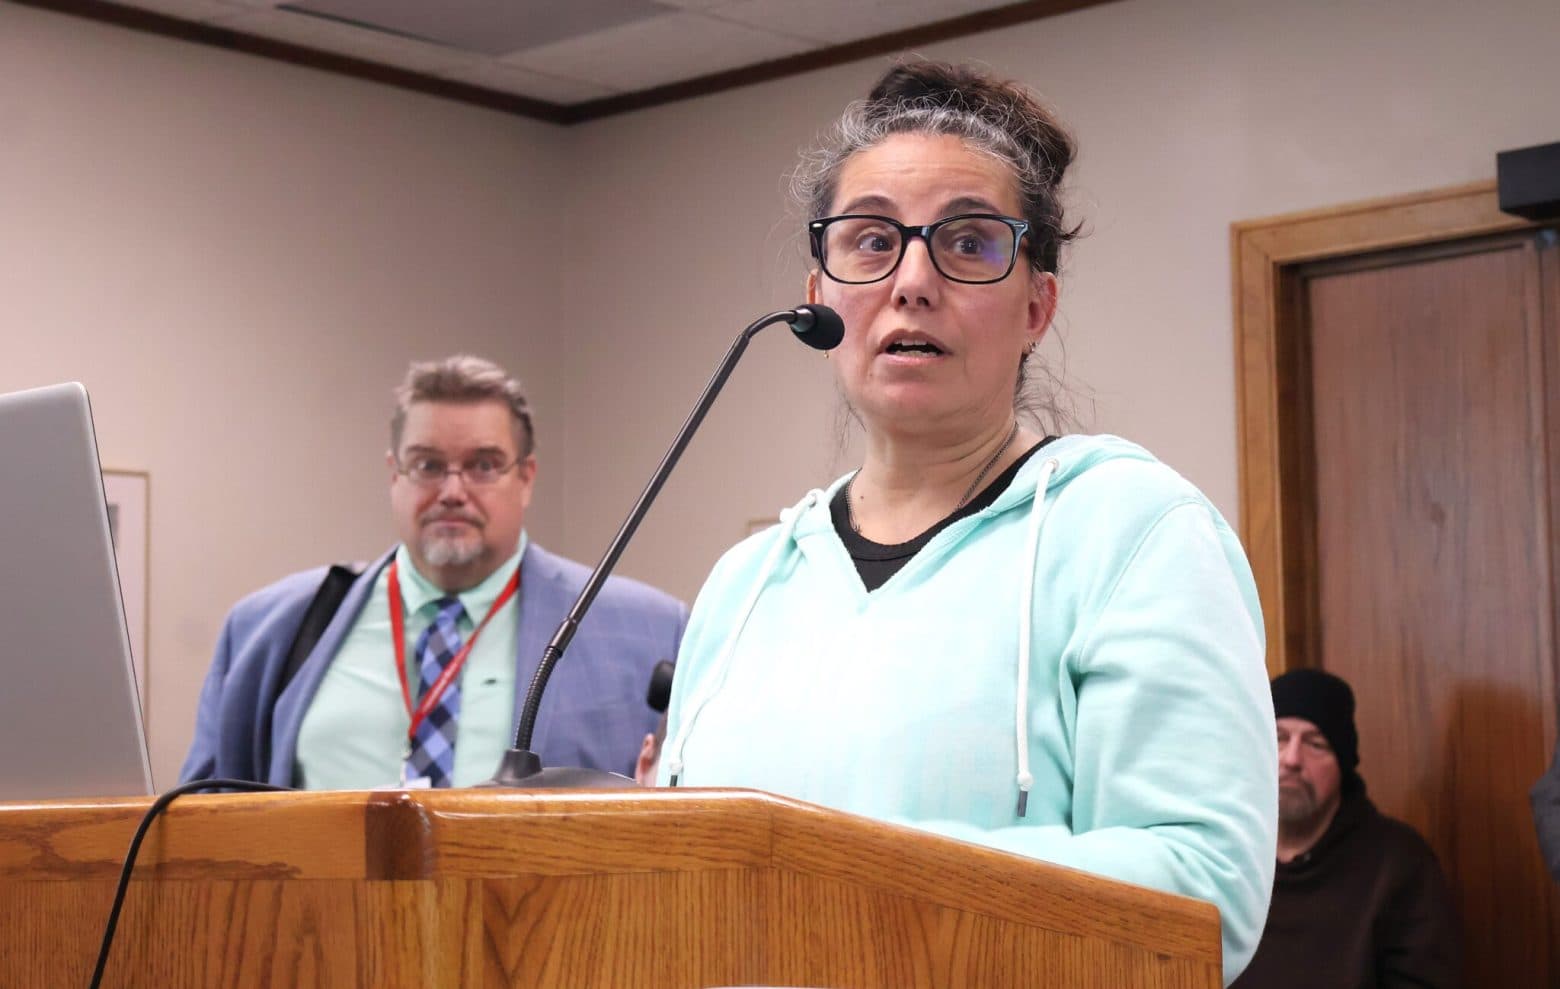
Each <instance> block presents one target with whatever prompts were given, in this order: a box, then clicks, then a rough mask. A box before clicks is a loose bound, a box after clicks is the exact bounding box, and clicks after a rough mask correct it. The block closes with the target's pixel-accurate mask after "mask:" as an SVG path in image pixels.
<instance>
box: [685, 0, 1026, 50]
mask: <svg viewBox="0 0 1560 989" xmlns="http://www.w3.org/2000/svg"><path fill="white" fill-rule="evenodd" d="M1011 2H1012V0H855V2H852V3H841V2H839V0H727V2H725V3H722V4H720V5H719V6H717V7H712V8H710V9H708V10H706V11H705V12H704V13H706V14H707V15H708V16H710V17H716V18H720V19H721V20H728V21H734V22H736V23H738V24H746V25H748V26H750V27H756V28H761V29H763V30H766V31H778V32H780V33H782V34H789V35H792V36H794V37H798V38H808V39H812V40H814V41H819V42H825V43H827V44H831V45H835V44H844V43H845V42H847V41H859V40H860V39H862V38H871V37H874V36H876V35H879V34H888V33H890V32H893V31H903V30H905V29H906V28H912V27H916V26H918V25H922V24H932V23H935V22H937V21H945V20H948V19H949V18H953V17H962V16H963V15H965V14H970V13H974V12H975V11H977V10H984V9H986V8H988V7H1002V6H1006V5H1007V4H1009V3H1011Z"/></svg>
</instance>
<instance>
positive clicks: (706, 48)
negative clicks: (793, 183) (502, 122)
mask: <svg viewBox="0 0 1560 989" xmlns="http://www.w3.org/2000/svg"><path fill="white" fill-rule="evenodd" d="M21 2H24V3H30V4H31V5H32V6H40V7H46V8H50V9H55V10H60V11H62V12H66V13H72V14H78V15H82V16H87V17H92V18H94V19H97V20H105V21H111V22H114V23H118V24H122V25H124V26H127V27H132V28H137V29H141V30H147V31H153V32H156V33H160V34H166V35H173V36H176V37H182V38H185V39H186V40H192V41H197V42H205V43H209V44H215V45H220V46H222V47H226V48H234V49H239V50H244V51H249V52H252V53H255V54H260V55H266V56H271V57H275V58H281V59H284V60H287V61H291V62H302V63H305V64H312V65H315V66H316V67H319V68H324V69H328V70H333V71H338V72H345V73H347V74H351V75H357V76H363V77H367V78H373V79H377V80H378V81H381V82H387V83H390V84H392V85H400V86H404V87H406V88H411V89H419V90H422V91H426V92H434V93H437V94H439V95H444V96H448V97H452V98H455V99H462V100H465V101H467V102H474V103H480V104H484V105H488V106H492V107H495V108H498V109H505V110H509V111H511V112H515V113H519V114H522V115H524V116H530V117H536V118H539V119H543V120H551V121H553V122H556V123H573V122H576V121H578V120H586V119H593V118H595V117H600V116H606V115H607V114H610V113H618V112H623V111H625V110H630V109H638V108H641V107H644V106H651V105H655V104H657V103H665V102H670V101H672V100H675V99H683V98H687V97H690V96H694V95H702V94H704V93H709V92H715V91H718V90H721V89H727V88H731V87H733V86H738V85H743V84H746V83H751V82H758V81H761V80H764V79H769V78H776V77H779V76H782V75H789V74H794V73H796V72H802V71H809V70H811V69H815V68H821V67H823V66H824V65H829V64H838V63H840V62H844V61H847V60H851V59H856V58H863V57H868V56H870V55H874V54H881V53H884V52H891V51H898V50H903V49H904V48H906V47H908V46H911V45H916V44H927V43H930V42H932V41H937V40H943V39H946V38H949V37H956V36H958V35H961V34H969V33H972V32H974V31H982V30H991V29H993V28H999V27H1004V26H1007V25H1009V24H1013V23H1018V22H1021V21H1025V20H1033V19H1036V18H1038V17H1044V16H1047V15H1050V14H1056V13H1061V12H1064V11H1067V10H1073V9H1078V8H1081V7H1087V6H1092V5H1094V4H1096V3H1101V2H1106V0H1030V2H1026V3H1013V2H1011V0H507V2H506V0H437V2H436V3H433V2H429V0H119V2H117V3H113V4H108V3H92V2H84V0H21Z"/></svg>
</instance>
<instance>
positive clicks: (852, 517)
mask: <svg viewBox="0 0 1560 989" xmlns="http://www.w3.org/2000/svg"><path fill="white" fill-rule="evenodd" d="M1017 435H1018V420H1016V419H1015V420H1013V428H1012V429H1010V430H1008V434H1007V439H1005V440H1003V441H1002V445H1001V446H999V447H997V452H996V453H993V454H992V455H991V456H990V457H989V458H987V460H986V463H985V464H984V465H983V466H982V467H981V469H980V473H979V474H976V475H975V480H973V481H971V482H970V486H969V487H967V488H965V489H964V497H963V498H960V499H959V503H958V504H957V505H955V506H953V510H954V511H955V512H957V511H958V510H959V509H961V508H963V507H964V506H965V505H967V504H969V501H970V499H971V498H973V497H974V496H975V491H976V489H977V488H979V487H980V482H981V481H984V480H985V479H986V475H987V474H989V473H991V468H992V467H995V466H996V463H997V461H998V460H1001V459H1002V455H1003V454H1004V453H1006V452H1007V448H1008V447H1010V446H1012V445H1013V437H1015V436H1017ZM860 473H861V472H860V471H857V472H856V473H855V474H852V475H851V476H850V480H848V481H846V482H845V521H846V522H849V523H850V528H851V531H852V532H854V533H856V535H858V536H859V535H861V526H860V525H859V524H858V523H857V522H856V511H855V509H853V508H851V505H850V487H851V485H852V484H855V483H856V478H857V476H859V475H860Z"/></svg>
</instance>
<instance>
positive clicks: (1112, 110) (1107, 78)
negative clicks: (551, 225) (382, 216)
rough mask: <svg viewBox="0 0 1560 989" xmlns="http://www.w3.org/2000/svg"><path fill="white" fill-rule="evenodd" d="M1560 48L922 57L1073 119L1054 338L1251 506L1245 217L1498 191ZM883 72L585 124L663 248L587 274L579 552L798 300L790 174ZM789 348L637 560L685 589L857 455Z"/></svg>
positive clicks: (1077, 48)
mask: <svg viewBox="0 0 1560 989" xmlns="http://www.w3.org/2000/svg"><path fill="white" fill-rule="evenodd" d="M1557 40H1560V4H1556V3H1554V2H1553V0H1497V2H1490V3H1482V4H1467V3H1464V2H1462V0H1388V2H1359V0H1314V2H1306V3H1293V2H1290V0H1129V2H1123V3H1114V4H1108V5H1105V6H1102V7H1096V8H1091V9H1088V10H1084V11H1081V12H1078V13H1074V14H1069V15H1066V16H1063V17H1057V18H1051V19H1047V20H1043V21H1037V22H1034V23H1031V24H1028V25H1024V26H1021V27H1016V28H1012V29H1009V30H1005V31H1002V32H996V33H992V34H985V35H979V36H975V37H970V38H965V39H961V40H958V41H952V42H947V43H944V44H940V45H936V46H933V47H930V48H928V49H926V50H925V52H924V54H926V55H928V56H931V57H937V58H948V59H959V60H974V61H978V62H984V63H987V64H989V65H990V66H992V67H994V68H995V69H996V70H997V71H1000V72H1002V73H1005V74H1009V75H1012V76H1014V77H1017V78H1019V79H1021V80H1023V81H1025V82H1027V83H1029V84H1030V85H1032V86H1034V87H1035V88H1037V89H1038V90H1039V91H1040V92H1042V93H1043V94H1044V95H1045V96H1046V97H1047V98H1048V99H1049V100H1050V101H1051V102H1052V103H1053V104H1054V105H1055V106H1056V108H1057V110H1058V112H1059V114H1060V115H1061V117H1062V118H1063V119H1064V120H1065V121H1067V122H1068V123H1069V124H1070V125H1071V126H1072V128H1073V130H1074V132H1075V134H1076V136H1077V138H1078V142H1079V145H1080V147H1081V158H1080V160H1079V162H1078V164H1077V165H1076V166H1075V169H1074V171H1073V172H1072V174H1071V180H1072V199H1073V201H1074V206H1075V214H1074V215H1075V216H1076V217H1077V218H1078V219H1081V220H1083V221H1085V222H1086V224H1087V228H1086V229H1087V236H1086V237H1085V238H1084V239H1083V240H1081V241H1080V242H1079V243H1078V245H1077V246H1076V249H1075V250H1074V252H1073V254H1072V259H1071V262H1070V263H1069V264H1067V267H1066V269H1065V270H1064V273H1063V293H1062V303H1061V310H1060V315H1059V318H1058V326H1059V329H1060V331H1061V337H1062V338H1064V339H1065V341H1066V361H1067V363H1066V367H1067V378H1068V380H1069V381H1071V382H1072V383H1073V384H1074V385H1075V386H1076V388H1077V389H1078V391H1079V392H1080V397H1081V398H1082V399H1083V401H1082V403H1081V406H1080V411H1081V412H1082V413H1083V418H1084V419H1085V424H1086V425H1087V426H1089V427H1090V428H1092V429H1094V430H1097V431H1106V432H1115V433H1119V434H1121V435H1124V436H1127V437H1129V438H1132V439H1134V440H1137V441H1139V442H1141V443H1143V444H1144V445H1146V446H1147V447H1149V448H1150V449H1151V450H1153V451H1155V452H1156V453H1157V454H1159V455H1160V456H1161V457H1162V458H1163V459H1165V460H1166V461H1168V462H1169V463H1170V464H1171V465H1172V466H1174V467H1176V468H1177V469H1179V470H1181V471H1182V472H1183V473H1185V474H1186V475H1187V476H1189V477H1190V478H1191V479H1192V480H1193V481H1195V482H1196V483H1197V484H1198V485H1199V486H1201V487H1202V488H1203V489H1204V490H1205V491H1207V492H1208V493H1209V495H1210V496H1211V497H1212V498H1213V500H1214V501H1215V502H1216V503H1217V504H1218V505H1219V506H1220V508H1221V509H1223V510H1224V511H1225V513H1226V514H1228V515H1229V516H1230V518H1231V519H1232V520H1234V518H1235V515H1236V510H1237V502H1238V494H1237V490H1238V489H1237V484H1238V480H1237V476H1236V453H1235V421H1234V417H1235V385H1234V352H1233V347H1234V345H1233V339H1232V331H1231V323H1232V321H1231V301H1230V300H1231V289H1230V269H1229V225H1230V224H1231V223H1232V222H1234V221H1237V220H1241V219H1247V218H1252V217H1259V216H1265V215H1271V214H1274V213H1280V212H1287V211H1292V210H1298V209H1307V208H1312V207H1322V206H1328V205H1332V204H1335V203H1341V202H1346V201H1350V200H1357V199H1362V198H1370V197H1376V196H1385V195H1392V194H1395V193H1405V192H1411V191H1416V190H1422V189H1427V188H1434V187H1439V186H1445V185H1450V184H1455V183H1462V182H1468V181H1474V180H1480V179H1490V178H1493V177H1494V172H1495V161H1494V156H1495V152H1496V151H1498V150H1502V149H1506V148H1511V147H1521V146H1525V145H1531V144H1539V143H1544V142H1548V141H1555V140H1560V99H1556V97H1555V88H1554V86H1552V85H1550V84H1548V83H1546V82H1544V81H1543V80H1544V79H1545V75H1544V71H1545V70H1544V69H1543V68H1542V67H1543V66H1545V65H1548V64H1550V61H1551V60H1552V58H1553V52H1554V46H1555V42H1556V41H1557ZM886 64H887V60H884V59H875V60H872V61H870V62H867V63H857V64H854V65H850V66H844V67H841V68H837V69H832V70H828V71H824V72H818V73H813V74H811V75H808V76H804V77H801V78H795V79H786V80H781V81H778V82H774V83H769V84H765V85H761V86H755V87H751V88H748V89H742V90H737V91H733V92H729V93H724V94H720V95H717V96H713V97H709V98H706V99H702V100H697V101H693V102H687V103H681V104H676V105H672V106H668V107H664V108H660V109H655V110H650V111H646V112H642V113H639V114H635V115H633V116H630V117H625V118H621V119H609V120H606V121H602V122H599V123H596V124H593V125H589V126H587V127H584V128H581V129H579V130H577V131H571V132H569V133H568V141H569V143H568V144H567V145H566V149H567V150H566V155H567V157H568V158H569V159H570V160H572V161H575V162H577V163H578V165H579V167H580V168H581V169H582V172H581V173H580V174H579V176H578V184H577V186H576V189H577V193H576V209H577V214H576V215H580V216H584V217H587V218H592V217H593V218H599V219H600V220H601V221H603V222H604V221H606V220H607V219H609V218H617V219H619V220H627V221H628V222H629V230H630V231H642V232H641V233H640V234H639V236H637V237H635V236H631V235H630V236H620V237H616V238H614V239H613V241H612V244H611V245H610V246H609V247H608V248H606V249H604V250H602V251H601V252H600V253H599V254H598V256H597V257H596V259H595V263H594V264H593V265H592V266H591V271H590V272H589V273H585V274H579V275H576V277H575V278H574V280H573V281H572V282H570V283H569V284H570V285H571V286H572V287H573V291H574V292H575V294H577V295H578V296H579V297H580V298H581V299H585V298H589V299H590V303H589V304H588V305H585V306H581V307H579V308H577V309H576V310H575V311H576V312H579V313H581V314H582V318H590V319H592V320H594V325H593V326H590V327H586V328H584V329H583V330H582V332H584V333H586V334H588V336H587V338H586V339H587V340H588V345H587V346H586V347H585V348H582V349H581V350H579V351H575V352H573V353H571V354H570V355H569V359H570V360H571V361H572V362H573V363H572V364H571V365H570V370H569V375H568V377H569V380H570V381H571V382H573V383H574V385H575V389H574V391H572V392H571V394H570V398H569V409H570V429H571V433H570V437H569V444H570V445H569V449H570V456H571V459H570V464H569V472H568V477H567V479H566V486H567V491H568V495H569V536H570V543H569V544H568V545H567V546H566V547H565V548H566V549H568V550H571V551H575V552H580V553H585V552H589V551H592V548H593V547H596V546H597V545H598V544H599V543H600V542H601V541H603V540H604V539H605V538H607V536H608V535H610V533H611V531H612V525H613V524H614V521H615V519H616V518H617V516H618V515H619V514H620V513H621V511H622V508H623V506H624V505H626V504H627V502H628V500H629V498H630V489H631V488H635V487H637V485H638V483H639V478H640V475H641V474H642V473H643V472H644V471H645V470H647V469H648V468H649V466H650V465H652V464H653V463H654V462H655V458H656V457H657V456H659V453H660V450H661V448H662V447H663V446H664V444H665V443H666V440H667V438H668V437H669V436H670V434H671V433H672V432H673V430H674V429H675V428H676V426H677V424H678V423H679V422H681V420H682V416H683V414H684V413H685V411H686V407H687V405H688V404H689V403H691V401H692V398H693V396H694V394H695V393H696V391H697V388H698V386H699V383H700V382H701V381H702V378H703V376H704V375H705V374H707V373H708V372H709V368H710V366H712V365H713V364H714V362H715V361H716V360H717V359H718V356H719V354H720V353H721V352H722V350H723V348H724V346H725V344H726V342H727V341H729V339H730V337H731V336H732V335H733V334H735V333H736V331H737V330H738V329H739V328H740V327H741V325H742V324H743V323H744V322H745V321H746V320H747V318H748V317H749V316H750V315H753V314H757V313H758V312H761V311H763V310H764V309H765V307H767V306H783V305H791V304H794V303H795V302H797V301H800V298H801V296H800V291H801V289H800V286H801V271H802V269H801V267H800V265H799V263H798V261H797V259H798V258H799V257H800V256H801V252H802V250H803V247H802V245H801V243H800V241H799V240H796V239H794V238H793V236H792V231H793V230H795V229H796V228H797V224H795V223H794V222H782V221H783V220H785V217H784V213H783V211H784V210H785V209H786V205H785V197H784V196H783V194H782V185H783V183H782V182H781V178H780V177H781V173H782V172H783V171H784V170H786V169H788V168H789V167H791V165H792V163H793V162H794V160H795V157H796V151H797V149H798V148H799V147H800V146H802V145H804V144H806V143H808V142H809V141H810V139H811V137H812V135H813V134H814V133H815V132H816V131H817V130H818V129H819V128H822V127H823V126H825V125H826V124H827V123H828V122H829V121H831V120H832V119H833V117H834V116H835V115H836V114H837V113H838V111H839V110H840V108H841V107H842V105H843V103H844V102H845V100H846V98H847V97H850V96H856V95H860V94H864V93H865V91H866V89H867V88H868V86H869V85H870V83H871V81H872V80H873V79H874V78H876V76H877V74H878V73H880V72H881V71H882V69H883V68H884V66H885V65H886ZM657 231H659V232H660V233H661V236H660V238H659V239H657V238H655V237H654V236H652V235H653V234H654V233H655V232H657ZM607 273H610V274H607ZM593 284H598V285H605V286H608V287H609V288H610V289H611V291H592V290H591V286H592V285H593ZM773 332H774V334H775V335H774V336H773V337H772V338H770V339H768V340H767V341H766V340H763V338H760V340H761V342H760V343H758V344H756V345H755V347H754V351H753V352H752V353H751V354H750V356H749V358H748V363H747V365H746V366H745V367H744V368H743V369H742V370H741V371H739V372H738V374H737V375H736V376H735V377H734V378H733V381H732V383H731V386H730V387H729V388H728V391H727V393H726V395H725V396H724V397H723V398H722V400H721V403H720V404H718V405H717V406H716V408H715V410H714V412H713V413H712V414H711V417H710V420H709V423H708V428H707V429H706V432H705V433H704V434H703V435H701V436H700V438H699V439H698V440H697V441H695V444H694V446H693V448H692V449H690V451H689V453H688V455H687V457H686V458H685V463H686V464H687V466H688V468H689V469H688V470H686V471H685V472H684V473H683V474H682V475H681V477H680V478H677V479H674V480H673V481H672V482H671V483H670V484H669V485H668V486H667V490H666V493H665V495H664V496H663V500H662V504H660V505H659V506H658V508H657V509H656V512H655V514H654V515H653V516H652V518H651V521H650V522H649V523H647V524H646V526H645V528H644V530H643V532H642V537H641V539H640V540H639V542H638V543H637V544H636V546H635V547H634V548H633V549H632V550H631V551H630V552H629V554H628V555H627V556H626V557H625V560H624V566H625V567H626V568H628V569H629V570H631V571H633V572H637V573H641V574H645V575H647V576H653V577H655V578H656V579H657V580H659V581H660V582H661V583H663V584H664V585H665V586H667V587H670V588H672V589H675V590H676V591H677V592H679V593H682V594H692V593H694V590H695V588H696V587H697V586H698V583H699V581H700V579H701V577H702V576H703V574H704V573H705V572H706V571H707V570H708V567H709V565H710V564H711V563H712V562H713V560H714V559H715V558H716V556H717V555H718V554H719V553H720V551H721V550H722V549H724V548H725V547H726V546H727V545H728V544H729V543H730V542H731V541H732V540H733V539H734V538H736V537H737V536H739V535H741V534H742V532H743V531H744V530H743V526H744V521H745V520H746V519H747V518H748V517H750V516H754V515H759V514H763V513H766V512H773V510H774V509H776V508H777V507H779V506H781V505H784V504H788V503H791V502H793V501H794V500H795V499H796V498H798V497H799V496H800V495H801V494H802V493H803V492H804V491H805V490H806V488H807V487H808V486H810V485H813V484H817V483H820V482H821V481H823V480H824V479H826V478H832V477H834V476H836V475H837V474H838V473H841V472H843V469H844V468H845V467H847V466H849V464H848V461H847V460H844V459H841V460H840V461H839V462H837V463H831V462H830V460H831V458H830V453H831V451H832V450H833V441H832V425H831V423H832V410H833V405H834V398H833V386H832V383H831V380H830V378H829V375H828V369H827V366H826V365H825V364H824V362H823V361H821V360H819V359H818V358H817V357H816V356H815V355H812V354H810V353H808V352H804V351H803V350H802V348H800V347H797V346H796V345H795V344H793V343H792V342H791V341H789V340H785V339H782V338H781V337H782V335H783V334H784V331H783V330H781V329H777V330H775V331H773ZM650 341H653V343H650ZM1048 352H1049V353H1050V354H1051V356H1052V358H1053V359H1055V358H1056V357H1057V354H1058V351H1057V350H1056V349H1055V348H1054V347H1052V348H1051V349H1050V350H1049V351H1048ZM1091 398H1092V402H1091Z"/></svg>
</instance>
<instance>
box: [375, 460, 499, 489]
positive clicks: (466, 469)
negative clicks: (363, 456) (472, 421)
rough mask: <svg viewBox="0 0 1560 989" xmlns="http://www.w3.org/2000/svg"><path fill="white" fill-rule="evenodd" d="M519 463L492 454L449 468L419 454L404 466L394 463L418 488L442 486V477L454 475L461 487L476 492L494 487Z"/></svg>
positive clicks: (397, 462) (447, 462) (439, 461)
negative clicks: (473, 488)
mask: <svg viewBox="0 0 1560 989" xmlns="http://www.w3.org/2000/svg"><path fill="white" fill-rule="evenodd" d="M519 462H520V458H519V457H516V458H514V459H505V458H503V457H500V456H497V455H495V454H490V453H479V454H476V455H475V456H473V457H471V458H469V459H467V460H466V461H464V462H463V463H460V464H457V465H455V466H451V465H450V462H449V461H448V460H445V459H444V458H443V457H440V456H436V455H434V454H431V453H419V454H413V455H412V456H411V457H410V458H408V459H407V461H406V462H405V463H402V462H401V461H399V460H397V461H396V464H395V469H396V471H397V472H398V473H400V474H403V475H405V477H406V479H407V480H408V481H411V482H412V483H413V484H416V485H418V486H420V487H425V488H432V487H437V486H439V485H441V484H443V483H444V479H445V478H446V477H449V476H450V475H451V474H458V475H460V479H461V482H462V483H464V484H467V485H470V486H472V487H479V488H480V487H485V486H487V485H490V484H497V483H498V482H499V481H500V480H501V479H502V478H503V476H504V475H505V474H507V473H509V472H510V471H511V470H514V468H515V465H516V464H518V463H519Z"/></svg>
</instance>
